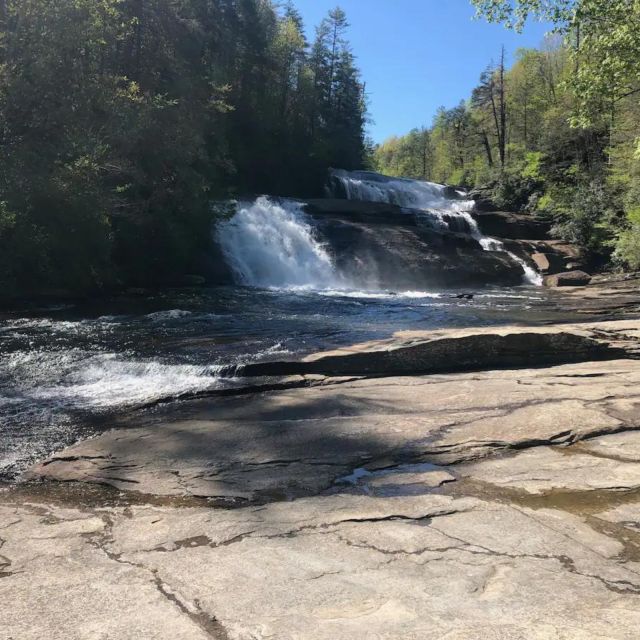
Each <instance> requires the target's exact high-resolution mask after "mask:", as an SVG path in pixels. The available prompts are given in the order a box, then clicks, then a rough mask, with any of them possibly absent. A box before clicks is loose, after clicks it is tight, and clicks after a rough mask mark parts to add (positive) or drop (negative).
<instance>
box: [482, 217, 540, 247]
mask: <svg viewBox="0 0 640 640" xmlns="http://www.w3.org/2000/svg"><path fill="white" fill-rule="evenodd" d="M474 217H475V219H476V222H477V223H478V227H480V231H482V233H483V234H484V235H486V236H493V237H497V238H505V239H511V240H518V239H521V238H522V239H527V240H547V239H548V238H549V230H550V229H551V225H550V224H549V223H548V222H546V221H543V220H540V219H538V218H536V217H535V216H533V215H525V214H518V213H508V212H506V211H477V212H476V213H474Z"/></svg>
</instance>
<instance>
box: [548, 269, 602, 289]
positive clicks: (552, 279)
mask: <svg viewBox="0 0 640 640" xmlns="http://www.w3.org/2000/svg"><path fill="white" fill-rule="evenodd" d="M590 282H591V276H590V275H589V274H588V273H585V272H584V271H567V272H566V273H557V274H555V275H552V276H547V277H546V278H545V281H544V283H545V285H546V286H547V287H584V286H585V285H588V284H589V283H590Z"/></svg>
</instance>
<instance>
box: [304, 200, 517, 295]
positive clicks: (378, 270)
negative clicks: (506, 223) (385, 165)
mask: <svg viewBox="0 0 640 640" xmlns="http://www.w3.org/2000/svg"><path fill="white" fill-rule="evenodd" d="M305 208H306V211H307V212H308V213H309V214H310V215H312V216H313V217H314V218H315V225H316V229H317V231H318V234H319V235H320V237H322V238H323V239H324V240H326V242H327V245H328V248H329V249H330V251H331V253H332V255H333V257H334V260H335V263H336V266H337V267H338V269H339V270H340V271H341V272H342V273H345V274H347V275H350V276H352V277H353V279H354V280H355V281H357V282H362V281H363V278H364V279H365V280H366V279H368V281H369V282H368V284H369V286H370V287H372V288H389V289H399V288H404V289H407V288H408V289H411V288H416V287H420V286H424V283H428V285H429V286H430V287H438V286H446V287H448V286H461V285H465V286H472V285H474V284H476V285H481V284H486V283H496V284H510V285H517V284H520V283H521V282H522V276H523V271H522V267H521V266H520V265H519V264H518V263H517V262H516V261H514V260H513V259H512V258H511V257H510V256H509V255H508V254H506V253H500V252H492V251H484V250H483V249H482V247H481V246H480V244H479V242H478V241H477V240H476V239H475V238H473V237H472V236H471V235H470V231H471V229H470V228H469V227H468V225H465V224H464V221H461V220H460V219H459V218H453V217H451V218H450V219H449V221H448V222H449V224H450V225H453V224H454V222H455V223H456V225H458V226H457V227H455V228H453V229H450V230H448V231H447V230H446V229H443V228H433V227H431V226H429V225H428V224H425V222H424V214H423V213H421V212H415V211H411V210H408V209H401V208H400V207H398V206H396V205H392V204H386V203H377V202H361V201H356V200H335V199H326V200H310V201H307V202H306V203H305ZM443 219H444V220H445V221H447V216H446V214H445V215H444V216H443Z"/></svg>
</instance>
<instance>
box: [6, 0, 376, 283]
mask: <svg viewBox="0 0 640 640" xmlns="http://www.w3.org/2000/svg"><path fill="white" fill-rule="evenodd" d="M347 28H348V23H347V18H346V16H345V14H344V12H343V11H342V10H341V9H339V8H336V9H335V10H333V11H331V12H330V13H329V14H328V16H327V17H326V18H325V19H324V20H323V21H322V22H321V23H320V25H318V26H317V28H316V32H315V38H314V39H313V41H312V42H308V41H307V38H306V36H305V29H304V25H303V21H302V18H301V16H300V13H299V12H298V11H297V10H296V8H295V7H294V5H293V4H291V3H290V2H289V3H286V4H285V5H284V6H281V3H276V2H272V1H271V0H0V291H1V292H2V293H3V294H4V295H10V294H12V293H14V294H15V293H28V292H32V291H43V290H56V289H63V290H68V291H78V292H82V291H91V290H95V289H100V288H104V287H113V286H118V285H149V284H160V283H171V282H172V281H178V280H179V279H180V277H181V275H182V274H190V273H202V272H204V271H206V270H207V268H208V265H207V261H208V260H210V259H211V258H210V257H209V256H208V249H209V237H210V227H211V221H212V218H213V217H214V216H215V215H220V214H219V213H217V212H218V209H217V208H215V207H212V202H213V201H215V200H218V199H221V198H227V197H230V196H235V195H242V194H251V193H265V192H268V193H273V194H283V195H284V194H286V195H310V194H314V193H315V192H317V191H319V190H320V189H321V188H322V184H323V181H324V177H325V173H326V170H327V168H328V167H329V166H342V167H346V168H358V167H360V166H361V165H362V161H363V155H364V147H365V140H364V127H365V120H366V98H365V90H364V85H363V82H362V79H361V77H360V72H359V70H358V68H357V65H356V61H355V58H354V54H353V52H352V50H351V47H350V45H349V42H348V40H347Z"/></svg>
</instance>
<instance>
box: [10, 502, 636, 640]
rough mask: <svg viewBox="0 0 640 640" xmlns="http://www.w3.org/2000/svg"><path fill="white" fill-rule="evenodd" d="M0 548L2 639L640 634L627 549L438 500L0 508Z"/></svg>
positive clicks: (578, 522)
mask: <svg viewBox="0 0 640 640" xmlns="http://www.w3.org/2000/svg"><path fill="white" fill-rule="evenodd" d="M0 533H1V535H2V540H3V547H2V554H3V557H4V558H5V563H8V564H7V566H5V568H4V569H3V571H4V572H5V573H4V577H2V579H0V597H1V598H2V603H3V606H2V607H1V608H0V628H1V629H2V632H3V633H4V634H5V635H6V637H8V638H20V640H36V639H37V640H40V639H41V638H45V637H46V638H56V639H57V638H61V639H62V638H64V639H65V640H86V639H91V638H96V639H97V638H118V639H120V638H124V639H126V638H136V639H138V638H154V639H159V640H160V639H162V640H164V639H166V640H173V639H175V638H190V639H191V638H194V639H195V638H214V639H216V640H250V639H255V640H263V639H265V640H266V639H267V638H277V639H278V640H294V639H295V640H353V638H371V639H374V638H375V639H376V640H397V639H398V638H403V639H404V638H410V639H415V640H418V639H420V640H424V639H427V640H436V639H440V638H457V639H461V640H462V639H464V640H476V639H477V638H479V637H483V638H491V639H496V640H497V639H516V640H547V639H549V638H557V639H560V638H562V639H563V640H573V639H578V638H584V639H587V638H588V639H590V640H591V639H603V640H604V639H605V638H607V639H609V640H632V639H635V638H637V630H638V628H640V607H638V606H637V603H638V598H639V597H640V573H638V572H637V571H635V570H633V569H632V568H629V567H628V566H627V565H626V564H625V563H624V562H622V561H621V560H620V557H619V556H620V554H621V552H622V550H623V546H624V545H623V544H622V543H621V542H620V541H618V540H616V539H615V538H612V537H610V536H607V535H604V534H602V533H599V532H598V531H595V530H594V529H592V528H591V527H590V526H588V525H587V524H585V522H584V521H583V519H582V518H580V517H578V516H575V515H571V514H567V513H564V512H561V511H557V510H547V509H540V510H532V509H528V508H522V507H517V506H513V505H508V504H501V503H497V502H492V501H486V500H478V499H475V498H452V497H448V496H438V495H429V496H408V497H402V498H398V497H395V498H380V497H367V496H348V495H334V496H327V497H314V498H308V499H302V500H298V501H295V502H293V503H275V504H271V505H268V506H265V507H248V508H243V509H237V510H233V511H224V510H212V509H203V508H199V509H195V508H188V509H180V508H173V507H150V506H142V507H130V508H126V509H124V508H111V509H106V508H101V509H95V510H89V509H86V508H85V509H81V510H78V509H76V510H72V509H63V508H61V507H56V506H53V505H48V506H38V507H37V506H35V505H22V504H20V505H4V506H2V507H0ZM0 575H3V574H0ZM36 585H37V586H36Z"/></svg>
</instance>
